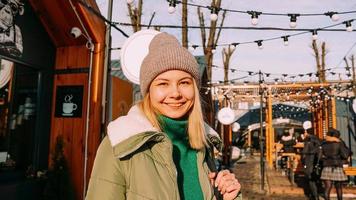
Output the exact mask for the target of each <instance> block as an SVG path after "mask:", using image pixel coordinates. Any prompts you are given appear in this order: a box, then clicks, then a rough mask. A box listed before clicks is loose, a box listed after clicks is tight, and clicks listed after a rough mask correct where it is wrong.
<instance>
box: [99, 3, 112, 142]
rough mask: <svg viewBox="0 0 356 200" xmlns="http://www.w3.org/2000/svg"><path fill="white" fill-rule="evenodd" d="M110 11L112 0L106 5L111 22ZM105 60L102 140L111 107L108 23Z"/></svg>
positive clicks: (108, 27) (109, 35) (109, 27)
mask: <svg viewBox="0 0 356 200" xmlns="http://www.w3.org/2000/svg"><path fill="white" fill-rule="evenodd" d="M112 10H113V0H109V5H108V16H107V17H108V20H109V21H110V22H112ZM105 44H106V47H105V60H104V75H103V96H102V102H101V106H102V109H103V110H102V116H101V137H102V138H103V137H104V135H105V130H106V126H107V123H108V120H110V117H109V114H110V112H109V111H110V108H108V105H111V100H110V92H108V91H110V89H111V79H110V71H111V66H110V65H111V24H110V23H108V24H107V25H106V35H105Z"/></svg>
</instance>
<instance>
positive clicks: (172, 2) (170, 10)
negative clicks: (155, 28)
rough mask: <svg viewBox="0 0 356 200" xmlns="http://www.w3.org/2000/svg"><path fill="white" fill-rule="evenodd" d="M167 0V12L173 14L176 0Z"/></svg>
mask: <svg viewBox="0 0 356 200" xmlns="http://www.w3.org/2000/svg"><path fill="white" fill-rule="evenodd" d="M168 2H169V7H168V13H169V14H173V13H174V12H175V11H176V5H177V2H176V0H168Z"/></svg>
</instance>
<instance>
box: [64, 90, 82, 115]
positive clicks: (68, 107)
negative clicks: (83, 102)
mask: <svg viewBox="0 0 356 200" xmlns="http://www.w3.org/2000/svg"><path fill="white" fill-rule="evenodd" d="M72 99H73V95H71V94H68V95H66V96H65V97H64V102H63V105H62V111H63V113H62V115H63V116H73V111H74V110H76V109H77V108H78V106H77V104H75V103H73V102H72Z"/></svg>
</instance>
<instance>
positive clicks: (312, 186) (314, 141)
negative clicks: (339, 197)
mask: <svg viewBox="0 0 356 200" xmlns="http://www.w3.org/2000/svg"><path fill="white" fill-rule="evenodd" d="M309 131H311V129H309ZM303 143H304V147H303V150H302V152H301V156H302V157H301V159H302V164H303V172H304V176H305V180H306V182H307V183H308V187H309V190H310V194H308V195H309V199H311V200H317V199H319V195H318V187H317V181H318V180H319V177H318V175H317V174H316V173H315V170H314V166H315V165H316V164H317V162H318V160H319V159H318V156H319V152H320V144H321V143H320V140H319V138H318V137H316V136H315V135H314V134H313V133H308V132H307V130H306V131H305V132H304V142H303Z"/></svg>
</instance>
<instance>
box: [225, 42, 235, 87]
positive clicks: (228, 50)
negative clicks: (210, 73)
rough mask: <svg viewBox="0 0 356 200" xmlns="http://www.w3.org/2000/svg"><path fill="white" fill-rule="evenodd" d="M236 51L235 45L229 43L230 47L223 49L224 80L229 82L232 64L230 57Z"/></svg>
mask: <svg viewBox="0 0 356 200" xmlns="http://www.w3.org/2000/svg"><path fill="white" fill-rule="evenodd" d="M234 51H235V47H234V46H232V45H229V46H228V47H226V48H224V49H223V50H222V57H223V63H224V82H225V83H227V82H228V81H229V66H230V58H231V56H232V54H233V53H234Z"/></svg>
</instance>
